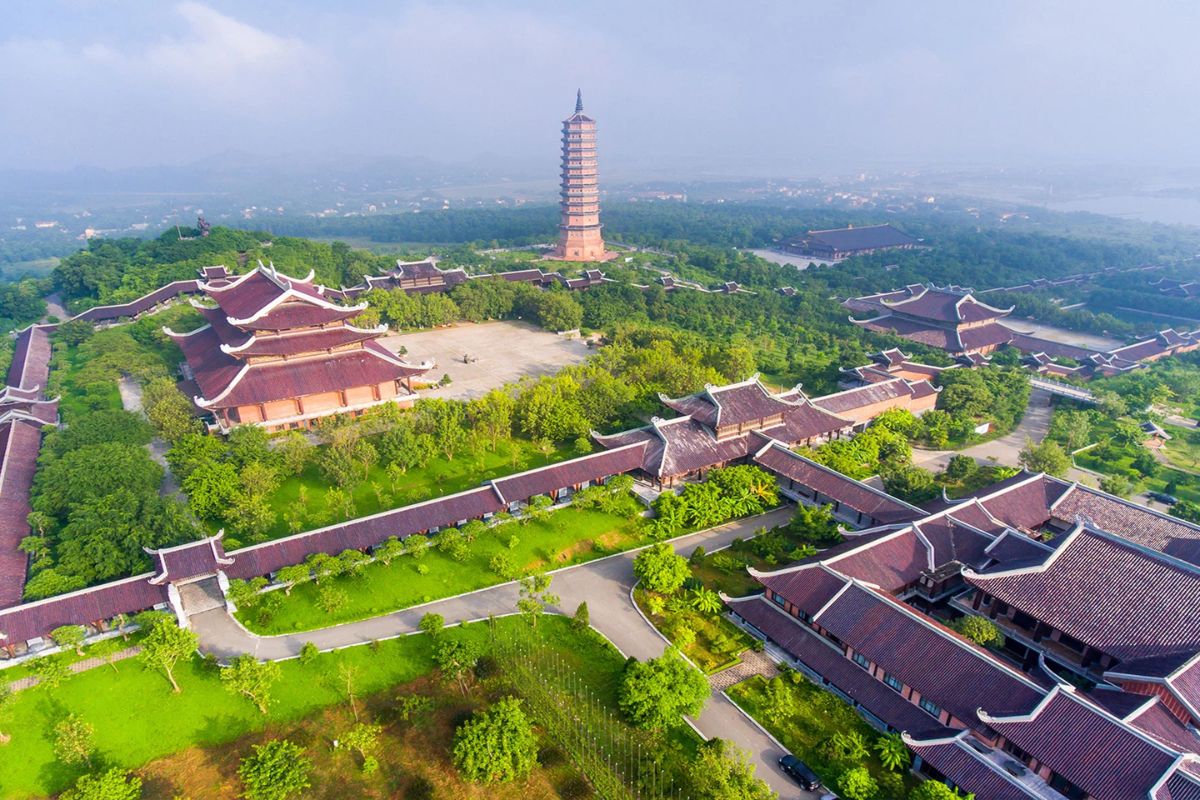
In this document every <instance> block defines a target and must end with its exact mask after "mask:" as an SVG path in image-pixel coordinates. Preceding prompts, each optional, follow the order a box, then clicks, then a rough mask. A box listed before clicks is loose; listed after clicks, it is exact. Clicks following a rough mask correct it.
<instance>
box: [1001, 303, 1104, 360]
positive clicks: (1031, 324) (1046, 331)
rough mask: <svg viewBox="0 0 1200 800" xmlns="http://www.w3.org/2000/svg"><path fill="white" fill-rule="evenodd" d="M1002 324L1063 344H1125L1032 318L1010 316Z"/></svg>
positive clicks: (1101, 347) (1096, 346)
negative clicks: (1057, 326)
mask: <svg viewBox="0 0 1200 800" xmlns="http://www.w3.org/2000/svg"><path fill="white" fill-rule="evenodd" d="M983 300H984V302H987V295H984V296H983ZM1001 324H1002V325H1004V327H1006V328H1009V329H1011V330H1014V331H1018V332H1020V333H1028V334H1032V335H1033V336H1036V337H1038V338H1039V339H1048V340H1050V341H1052V342H1061V343H1062V344H1070V345H1074V346H1075V347H1087V348H1090V349H1092V350H1112V349H1113V348H1116V347H1120V346H1121V345H1122V344H1124V342H1123V341H1121V340H1120V339H1113V338H1112V337H1110V336H1100V335H1099V334H1095V333H1084V332H1083V331H1071V330H1067V329H1066V328H1056V327H1055V326H1053V325H1046V324H1044V323H1041V322H1035V321H1033V320H1031V319H1014V318H1012V317H1009V318H1008V319H1006V320H1004V321H1003V322H1002V323H1001Z"/></svg>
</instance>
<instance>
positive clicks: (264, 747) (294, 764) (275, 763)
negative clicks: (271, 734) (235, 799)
mask: <svg viewBox="0 0 1200 800" xmlns="http://www.w3.org/2000/svg"><path fill="white" fill-rule="evenodd" d="M311 771H312V762H311V761H309V760H308V758H306V757H305V755H304V748H303V747H301V746H300V745H298V744H294V743H293V742H289V741H288V740H287V739H272V740H270V741H268V742H265V743H263V744H256V745H254V752H253V753H252V754H251V755H248V756H246V757H245V758H243V759H242V763H241V764H240V765H239V766H238V777H239V778H241V779H242V786H243V787H245V788H244V790H243V792H242V796H243V797H245V798H246V800H286V798H288V797H296V796H298V795H300V794H301V793H302V792H303V791H304V790H305V789H307V788H308V787H309V785H310V784H309V780H308V775H309V773H310V772H311Z"/></svg>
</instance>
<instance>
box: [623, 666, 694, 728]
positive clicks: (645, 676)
mask: <svg viewBox="0 0 1200 800" xmlns="http://www.w3.org/2000/svg"><path fill="white" fill-rule="evenodd" d="M708 694H709V686H708V681H706V680H705V679H704V676H703V675H701V674H700V672H699V671H698V670H697V669H696V668H695V667H693V666H692V665H691V664H688V663H687V662H686V661H684V660H683V657H682V656H680V655H679V651H678V650H676V649H675V648H673V647H671V648H668V649H667V651H666V652H665V653H663V654H662V655H661V656H659V657H658V658H655V659H651V660H649V661H634V662H632V663H630V664H629V665H628V666H626V668H625V673H624V674H623V675H622V676H621V684H620V687H619V688H618V693H617V699H618V703H619V704H620V707H621V711H622V712H623V713H624V714H625V716H626V717H627V718H628V719H629V721H630V722H632V723H633V724H634V725H637V726H638V727H641V728H650V729H663V728H668V727H671V726H673V725H676V724H678V723H679V721H680V716H681V715H683V714H690V715H694V714H698V713H700V709H701V708H703V707H704V701H705V700H706V699H707V698H708Z"/></svg>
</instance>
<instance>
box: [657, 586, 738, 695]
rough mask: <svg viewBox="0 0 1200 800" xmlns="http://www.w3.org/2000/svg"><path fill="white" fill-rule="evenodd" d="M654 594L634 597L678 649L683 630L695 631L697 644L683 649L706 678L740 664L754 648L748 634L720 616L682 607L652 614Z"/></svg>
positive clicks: (694, 643)
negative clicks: (681, 627) (681, 628)
mask: <svg viewBox="0 0 1200 800" xmlns="http://www.w3.org/2000/svg"><path fill="white" fill-rule="evenodd" d="M653 594H654V593H653V592H647V591H646V590H645V589H640V588H639V589H637V590H635V591H634V593H633V597H634V601H635V602H636V603H637V604H638V608H640V609H641V610H642V613H643V614H645V615H646V616H647V617H648V618H649V619H650V621H651V622H653V623H654V627H656V628H658V630H659V631H661V632H662V634H663V635H664V636H666V637H667V638H668V639H670V640H671V641H672V642H673V643H674V644H675V645H676V646H679V629H680V626H686V627H687V628H689V629H691V631H692V632H693V633H694V634H695V639H694V641H692V642H691V643H690V644H687V645H686V646H684V647H681V648H680V649H681V650H682V651H683V652H684V653H685V654H686V655H687V657H688V658H690V659H691V660H692V661H693V662H694V663H695V664H696V666H698V667H699V668H700V669H701V670H703V671H704V673H705V674H709V675H711V674H713V673H715V672H720V671H721V670H723V669H726V668H728V667H731V666H733V665H734V664H736V663H738V662H739V661H740V660H741V654H742V653H743V652H745V651H746V650H747V649H749V648H750V646H751V645H752V644H754V639H752V638H751V637H750V636H749V635H748V634H747V633H746V632H745V631H743V630H741V629H740V628H738V627H737V626H736V625H734V624H733V623H731V622H730V621H729V620H727V619H725V618H724V617H722V616H720V615H719V614H717V615H707V614H701V613H700V612H698V611H696V610H695V609H693V608H685V607H682V603H676V604H675V607H673V608H672V607H667V608H664V609H663V611H662V613H661V614H651V613H650V607H649V604H648V603H647V602H646V601H647V598H648V596H651V595H653ZM659 596H660V597H661V595H659Z"/></svg>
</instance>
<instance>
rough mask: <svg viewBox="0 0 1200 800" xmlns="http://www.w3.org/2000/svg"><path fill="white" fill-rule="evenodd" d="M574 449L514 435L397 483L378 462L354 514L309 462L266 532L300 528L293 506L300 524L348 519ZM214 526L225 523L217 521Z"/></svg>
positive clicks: (284, 490)
mask: <svg viewBox="0 0 1200 800" xmlns="http://www.w3.org/2000/svg"><path fill="white" fill-rule="evenodd" d="M574 455H575V453H574V452H568V451H567V450H562V449H556V450H552V451H550V452H549V453H544V452H542V451H541V450H539V449H538V448H537V447H536V446H535V445H534V444H533V443H532V442H530V441H528V440H525V439H512V440H510V441H508V442H505V443H502V444H501V445H500V446H499V447H498V448H497V449H496V452H494V453H493V452H491V451H489V450H486V449H484V448H480V450H479V451H478V452H475V453H459V454H458V455H456V456H455V458H454V460H453V461H449V460H447V459H445V458H435V459H433V460H432V461H430V462H429V464H428V465H427V466H425V467H424V468H421V469H410V470H409V471H408V472H407V473H405V474H404V475H403V476H401V478H400V480H399V481H397V482H396V483H395V484H393V483H392V482H391V480H390V479H389V478H388V476H387V472H386V470H385V469H384V468H383V467H382V466H380V465H378V464H376V465H374V466H372V467H371V469H370V470H369V472H368V473H367V476H366V479H365V480H363V481H360V482H359V483H358V484H356V485H354V486H352V487H351V490H350V491H351V495H352V497H353V499H354V513H353V514H351V515H349V516H347V515H346V514H345V513H344V511H343V510H342V509H335V508H332V507H331V506H330V504H329V489H330V483H329V481H328V480H327V479H326V478H325V477H324V476H323V475H322V474H321V470H320V468H318V467H317V466H316V465H315V464H309V465H308V466H307V467H305V469H304V471H303V472H302V473H300V474H299V475H295V476H292V477H289V478H287V479H286V480H284V481H283V482H282V483H281V484H280V485H279V488H278V489H277V490H276V491H275V493H274V495H272V497H271V499H270V503H271V508H272V510H274V512H275V524H274V525H273V526H272V527H271V528H270V529H268V531H267V534H266V538H267V539H278V538H279V537H281V536H287V535H289V534H291V533H296V532H297V531H293V530H291V529H289V528H288V524H287V522H286V518H285V513H286V512H287V511H288V510H290V509H293V508H297V507H302V508H303V509H304V514H303V515H302V516H301V518H300V521H301V523H302V526H301V528H300V529H299V530H311V529H313V528H319V527H322V526H324V525H329V524H331V523H334V522H338V521H341V520H343V519H349V518H352V517H362V516H366V515H368V514H375V513H378V512H380V511H386V510H388V509H392V508H399V507H401V506H405V505H409V504H410V503H418V502H421V501H422V500H430V499H432V498H434V497H441V496H443V495H447V494H453V493H455V492H461V491H464V490H466V489H473V488H475V487H476V486H479V485H480V484H481V483H483V482H484V481H486V480H490V479H492V478H499V477H502V476H504V475H510V474H512V473H514V472H520V471H522V470H526V469H534V468H536V467H541V466H545V465H546V464H550V463H553V462H555V461H562V460H564V459H567V458H571V457H573V456H574ZM301 487H303V491H304V495H305V500H304V502H303V503H301V502H300V494H301ZM377 489H378V490H379V491H377ZM213 527H214V529H215V528H216V527H221V526H220V524H215V525H213ZM236 538H237V537H232V539H233V540H234V543H233V544H230V539H229V538H227V539H226V544H225V546H226V547H227V548H228V549H233V548H234V547H235V546H237V545H238V544H239V543H238V542H237V541H236ZM240 544H246V542H241V543H240Z"/></svg>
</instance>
